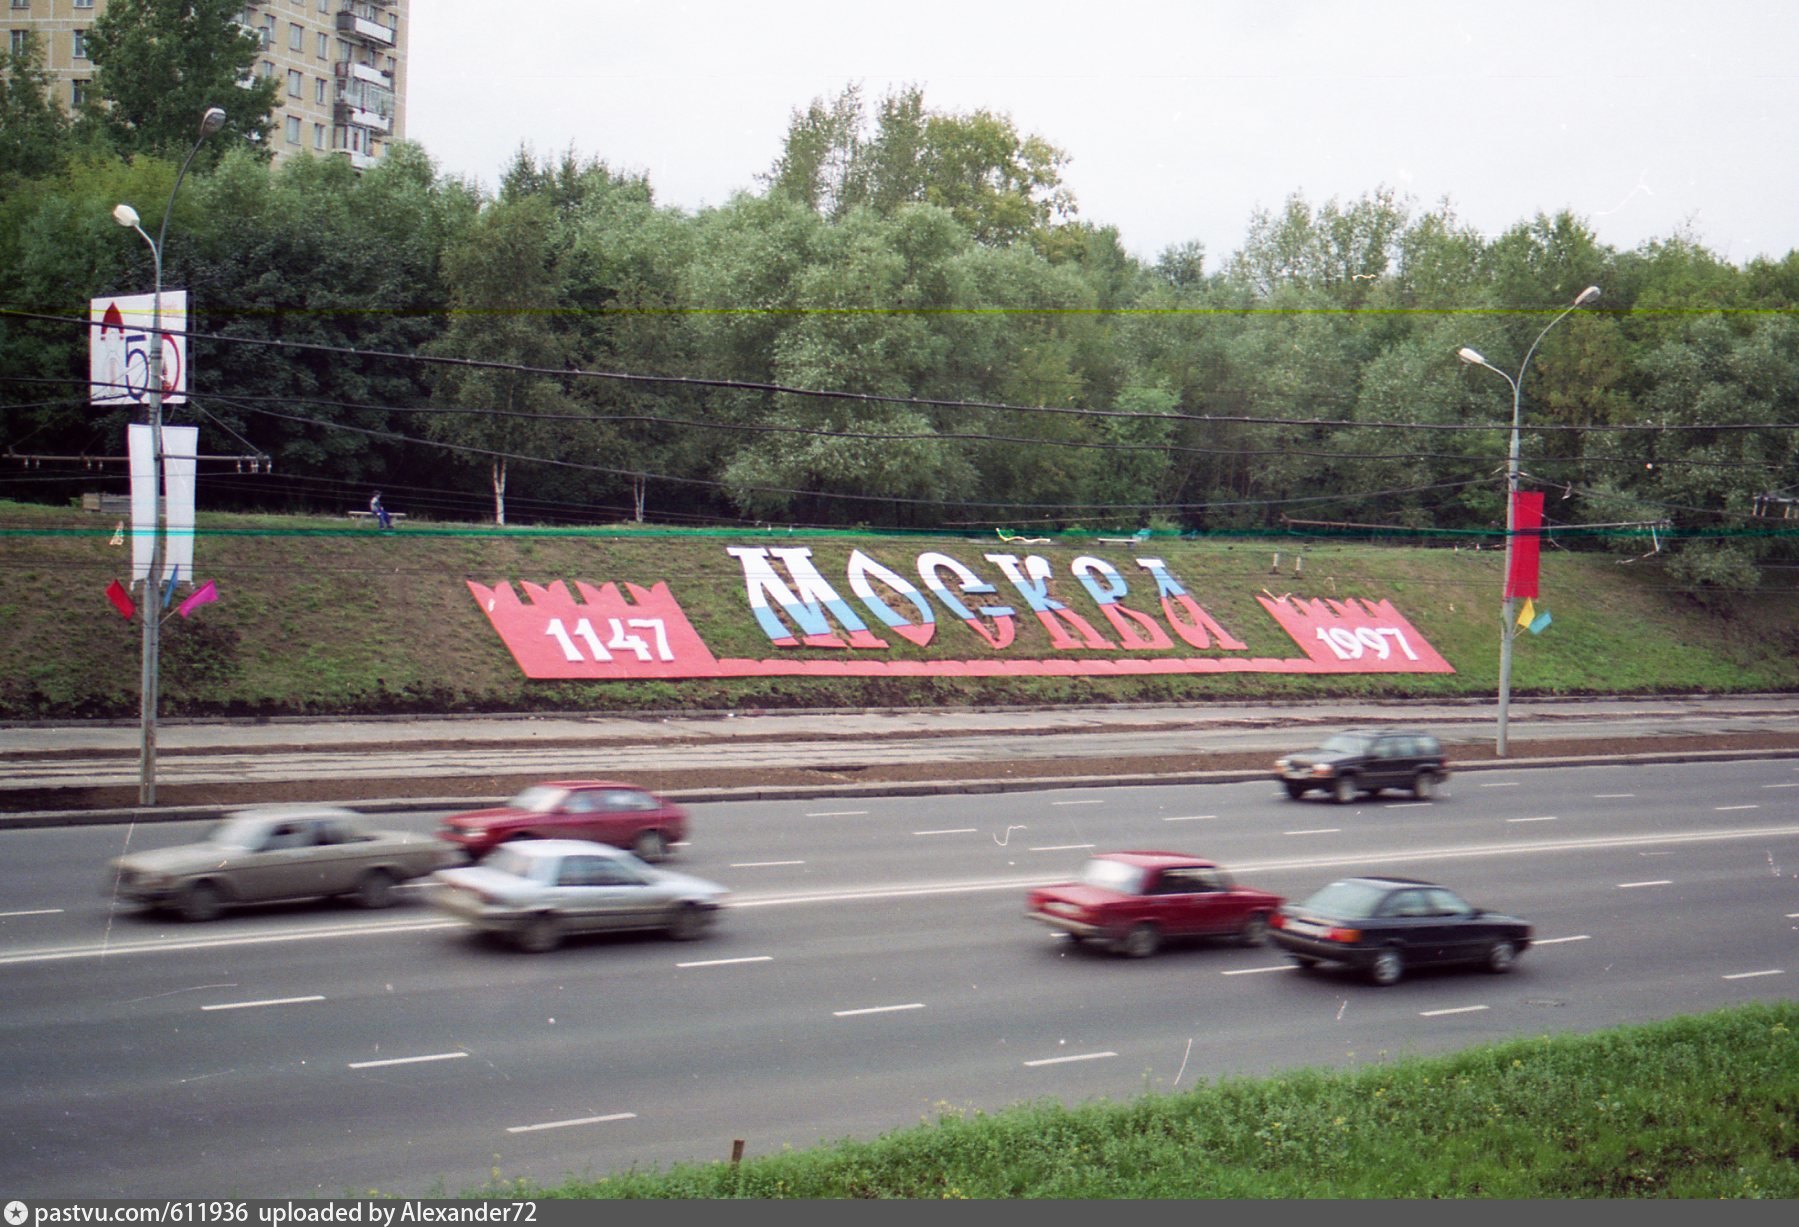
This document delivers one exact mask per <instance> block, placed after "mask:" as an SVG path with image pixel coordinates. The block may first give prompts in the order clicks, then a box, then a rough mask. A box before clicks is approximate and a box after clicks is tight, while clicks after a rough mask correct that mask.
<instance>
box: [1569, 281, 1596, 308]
mask: <svg viewBox="0 0 1799 1227" xmlns="http://www.w3.org/2000/svg"><path fill="white" fill-rule="evenodd" d="M1598 300H1599V287H1598V286H1596V285H1590V286H1588V287H1587V288H1586V289H1584V290H1582V291H1581V292H1580V296H1579V297H1578V298H1576V299H1575V300H1574V305H1575V306H1577V307H1584V306H1586V305H1587V304H1588V303H1590V302H1597V301H1598Z"/></svg>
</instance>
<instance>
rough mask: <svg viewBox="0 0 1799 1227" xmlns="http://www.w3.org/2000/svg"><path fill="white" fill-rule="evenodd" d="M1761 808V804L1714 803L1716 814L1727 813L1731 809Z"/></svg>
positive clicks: (1713, 807)
mask: <svg viewBox="0 0 1799 1227" xmlns="http://www.w3.org/2000/svg"><path fill="white" fill-rule="evenodd" d="M1760 808H1761V806H1759V805H1714V806H1712V813H1714V814H1727V813H1729V812H1730V811H1731V810H1737V809H1760Z"/></svg>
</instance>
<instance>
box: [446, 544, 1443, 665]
mask: <svg viewBox="0 0 1799 1227" xmlns="http://www.w3.org/2000/svg"><path fill="white" fill-rule="evenodd" d="M728 552H729V553H730V554H731V555H732V556H733V557H734V558H736V559H737V560H738V562H739V564H740V565H741V567H742V571H743V580H744V584H745V591H746V595H747V596H748V598H749V603H750V608H751V611H752V613H753V615H754V616H755V618H756V621H757V623H758V625H759V626H760V627H761V629H762V630H763V632H764V634H766V635H767V636H768V639H769V646H770V648H771V649H773V650H774V651H775V652H776V653H777V655H775V656H773V657H770V658H766V659H732V658H722V659H721V658H720V657H718V656H716V655H714V653H713V652H712V650H711V648H709V647H708V646H707V645H706V642H705V640H704V639H702V638H701V637H700V634H699V632H698V631H696V630H695V629H694V627H693V625H692V623H690V622H689V621H688V620H687V615H686V613H685V612H684V611H683V610H682V609H681V606H680V603H679V602H678V601H677V600H676V599H675V597H674V594H673V593H672V592H670V591H669V587H668V585H667V583H656V584H652V585H651V586H649V587H648V588H644V587H640V586H638V585H636V584H624V585H623V586H622V590H621V586H620V585H619V584H615V583H606V584H601V585H599V586H598V587H595V586H593V585H592V584H587V583H583V582H580V581H576V583H575V585H574V591H573V592H571V591H570V590H569V588H568V586H567V584H565V583H564V582H563V581H561V580H557V581H555V582H553V583H550V584H547V585H539V584H534V583H531V582H529V581H520V582H519V584H518V588H519V589H522V591H523V595H522V596H521V595H520V592H519V591H517V590H515V589H514V586H513V584H511V583H509V582H505V581H502V582H499V583H496V584H494V585H493V586H491V587H488V586H485V585H482V584H478V583H475V582H474V581H472V580H471V581H469V585H468V586H469V591H470V593H471V594H473V596H474V598H475V600H476V601H477V602H479V603H480V605H481V608H482V610H483V611H484V612H485V613H486V614H487V617H488V620H489V621H490V622H491V623H492V624H493V627H494V629H495V630H496V631H498V632H499V635H500V638H501V639H502V640H503V641H504V642H505V644H506V647H507V649H508V650H509V651H511V653H512V656H513V659H514V660H516V661H517V662H518V665H519V668H520V669H522V670H524V672H525V675H526V676H527V677H533V678H542V679H564V680H605V679H623V678H682V677H714V678H716V677H773V676H809V677H952V676H953V677H1008V676H1024V675H1029V676H1076V677H1121V676H1133V675H1145V674H1170V673H1302V674H1303V673H1314V674H1315V673H1335V674H1341V673H1453V672H1455V670H1454V669H1452V668H1451V667H1450V665H1449V663H1448V662H1447V661H1445V660H1444V659H1443V658H1442V657H1441V656H1439V655H1438V654H1437V652H1436V650H1435V649H1433V648H1432V647H1431V646H1430V644H1429V643H1427V642H1425V639H1424V636H1422V635H1420V634H1419V633H1418V631H1417V630H1416V629H1415V628H1413V626H1412V625H1411V623H1409V622H1408V621H1406V619H1405V618H1404V616H1402V615H1401V614H1400V613H1399V612H1398V611H1397V610H1395V609H1394V608H1393V606H1392V604H1391V603H1390V602H1388V601H1384V600H1382V601H1366V600H1360V599H1354V598H1352V599H1348V600H1340V601H1339V600H1323V599H1318V600H1312V599H1306V598H1299V597H1292V596H1282V597H1278V598H1276V597H1258V598H1256V599H1257V601H1258V602H1259V603H1260V604H1261V606H1262V608H1263V609H1264V610H1266V611H1267V612H1268V614H1269V615H1270V616H1271V617H1273V618H1274V620H1275V622H1276V623H1277V624H1278V625H1279V626H1280V627H1281V629H1283V630H1284V631H1286V632H1287V634H1288V635H1289V636H1290V637H1291V638H1292V640H1293V641H1294V643H1295V644H1296V645H1297V646H1298V648H1299V651H1300V653H1301V655H1299V656H1297V657H1256V656H1249V655H1248V654H1247V651H1248V649H1247V647H1246V646H1245V644H1244V643H1243V641H1242V640H1241V639H1239V638H1238V637H1236V636H1235V635H1233V634H1231V633H1230V631H1228V630H1227V629H1226V628H1225V627H1224V626H1222V625H1221V624H1220V623H1219V622H1218V621H1217V620H1216V619H1215V618H1213V617H1212V615H1211V614H1209V613H1208V612H1206V610H1205V609H1204V608H1203V607H1202V606H1200V605H1199V603H1198V602H1197V601H1195V600H1194V599H1193V597H1192V596H1191V595H1189V594H1188V592H1187V591H1186V589H1185V587H1184V586H1183V585H1182V584H1181V583H1180V581H1179V580H1178V579H1176V578H1175V577H1174V576H1173V574H1172V573H1171V572H1169V570H1168V568H1167V566H1166V564H1164V563H1163V561H1162V560H1161V559H1159V558H1150V557H1143V558H1138V559H1136V560H1135V561H1136V563H1137V566H1138V567H1139V568H1140V569H1141V570H1142V571H1143V572H1145V573H1146V574H1147V577H1148V580H1149V584H1153V586H1154V592H1153V594H1150V593H1146V594H1145V596H1147V598H1148V601H1153V602H1154V604H1149V603H1148V601H1146V600H1145V599H1143V598H1142V597H1138V598H1132V599H1133V600H1134V606H1127V605H1126V604H1125V603H1124V602H1125V599H1126V598H1127V597H1131V593H1130V590H1129V584H1128V582H1127V581H1126V580H1125V578H1124V576H1123V575H1122V574H1121V573H1120V572H1119V570H1118V569H1117V568H1116V567H1115V566H1114V565H1113V564H1112V563H1111V562H1109V561H1107V560H1104V559H1100V558H1095V557H1092V556H1082V557H1077V558H1075V559H1074V560H1073V562H1072V563H1071V564H1070V567H1069V572H1070V575H1071V576H1072V577H1073V578H1074V579H1075V580H1076V581H1077V582H1078V583H1079V584H1080V585H1081V586H1083V587H1084V588H1085V589H1086V590H1087V592H1088V594H1089V595H1090V596H1091V597H1092V598H1093V599H1094V601H1095V603H1096V604H1097V605H1098V607H1099V610H1100V612H1101V615H1102V620H1101V621H1091V620H1089V619H1087V618H1085V617H1082V616H1081V615H1080V614H1079V613H1077V612H1075V611H1074V610H1072V609H1070V608H1069V607H1068V606H1066V605H1065V604H1063V603H1062V602H1061V601H1060V600H1058V599H1057V598H1056V597H1055V596H1054V595H1053V593H1052V590H1051V581H1052V579H1053V578H1054V568H1053V566H1052V565H1051V564H1050V563H1049V562H1048V561H1047V560H1046V559H1044V558H1042V557H1041V556H1037V555H1031V556H1027V557H1025V558H1019V557H1018V556H1016V555H1012V554H988V555H985V558H986V560H987V561H989V562H991V563H993V564H994V566H995V567H996V568H997V569H998V571H999V572H1000V575H1001V577H1003V578H1004V579H1005V580H1006V581H1007V582H1008V583H1009V584H1010V587H1011V590H1012V593H1013V595H1015V596H1016V597H1017V598H1018V599H1019V600H1020V601H1021V602H1022V604H1023V605H1024V607H1025V612H1026V613H1027V614H1028V615H1030V616H1032V617H1034V618H1035V619H1036V620H1037V622H1038V623H1039V624H1040V625H1042V626H1043V628H1044V629H1045V631H1046V632H1048V634H1049V636H1050V646H1051V648H1052V650H1054V651H1055V652H1057V653H1069V655H1060V654H1059V655H1057V656H1054V657H1051V658H1049V659H1025V658H1009V657H1006V656H1004V655H997V656H991V657H981V658H978V659H972V660H968V659H960V660H959V659H941V660H894V659H889V658H888V657H887V653H888V652H889V651H890V650H891V649H890V641H889V640H887V639H885V638H883V637H882V633H883V632H887V633H891V634H893V635H895V636H897V637H899V638H901V639H904V640H906V641H907V642H910V643H912V644H915V645H917V646H919V647H926V646H928V645H929V644H930V643H931V642H933V640H934V639H935V637H936V634H937V630H938V625H939V624H938V620H937V619H938V610H939V609H942V610H943V611H944V612H945V613H946V614H948V615H949V617H950V618H951V619H952V620H953V621H955V622H958V623H961V624H962V625H964V626H966V627H967V628H968V629H969V630H971V631H972V632H974V633H975V634H976V635H977V636H978V637H979V638H980V639H981V640H982V641H983V642H985V643H986V644H987V646H988V647H989V648H990V649H992V650H993V651H995V652H999V653H1003V652H1005V651H1006V650H1007V649H1008V648H1009V647H1010V646H1011V645H1012V644H1013V643H1014V642H1015V640H1016V635H1017V624H1018V619H1019V616H1020V615H1019V611H1018V609H1017V608H1016V607H1015V606H1014V605H1012V604H1011V603H1009V602H1008V603H1001V601H1000V600H999V599H998V598H999V597H1000V594H1001V590H1000V588H999V587H998V585H996V584H994V583H993V582H991V579H990V578H989V577H988V576H987V575H985V574H983V573H981V572H978V571H976V570H975V569H974V568H972V567H970V566H968V565H967V564H965V563H964V562H962V561H960V560H959V559H956V558H954V557H952V556H950V555H947V554H942V553H935V552H933V553H926V554H921V555H918V556H917V557H916V558H915V559H914V560H913V570H914V572H915V573H916V574H917V575H918V577H919V582H918V583H914V582H913V581H912V580H911V579H910V578H909V577H908V576H906V575H903V574H901V573H900V572H898V571H896V570H893V569H891V568H889V567H887V566H885V565H883V564H881V563H879V562H877V561H875V560H874V559H872V558H870V557H869V556H868V555H866V554H864V553H863V552H862V551H860V550H857V551H855V552H854V553H853V554H852V555H851V558H850V562H849V565H848V569H847V574H846V586H847V587H848V588H849V589H850V591H851V592H852V594H853V595H854V596H855V597H856V598H857V601H858V602H859V608H858V605H856V604H852V603H851V602H850V601H849V600H846V599H845V598H844V597H843V596H841V595H840V594H839V593H838V590H837V587H836V586H835V585H833V584H831V583H830V582H829V581H828V580H826V579H825V578H824V577H823V576H822V575H821V574H820V573H819V572H818V571H817V569H816V568H815V567H814V566H813V565H812V562H811V551H810V550H809V549H804V548H792V549H764V548H762V547H740V548H733V549H731V550H729V551H728ZM777 563H778V564H779V565H778V566H777V565H776V564H777ZM783 568H784V573H783ZM1149 584H1146V585H1145V587H1148V586H1149ZM1158 612H1159V614H1160V616H1159V617H1158V616H1157V613H1158ZM865 614H866V616H864V615H865ZM877 628H878V629H877ZM1177 641H1178V643H1179V644H1181V645H1184V646H1185V648H1187V649H1191V650H1193V651H1205V652H1211V653H1214V654H1212V655H1206V656H1197V655H1192V654H1191V652H1185V651H1180V650H1178V649H1177V647H1176V644H1177ZM797 648H828V649H832V650H834V651H840V652H842V653H843V655H842V656H840V657H836V658H834V659H822V660H821V659H816V658H813V659H805V660H796V659H793V658H792V657H791V656H783V655H779V653H782V652H783V651H785V650H791V649H797ZM1098 651H1104V652H1110V653H1134V654H1130V655H1113V656H1107V657H1103V658H1095V657H1093V656H1090V655H1075V653H1090V652H1098Z"/></svg>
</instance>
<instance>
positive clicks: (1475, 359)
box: [1455, 345, 1487, 366]
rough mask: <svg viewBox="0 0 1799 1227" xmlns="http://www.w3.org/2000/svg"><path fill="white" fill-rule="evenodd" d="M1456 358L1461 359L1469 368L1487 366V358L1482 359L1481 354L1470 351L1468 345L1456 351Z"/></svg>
mask: <svg viewBox="0 0 1799 1227" xmlns="http://www.w3.org/2000/svg"><path fill="white" fill-rule="evenodd" d="M1455 356H1456V357H1458V358H1460V359H1461V360H1462V361H1463V362H1466V363H1467V364H1468V365H1469V366H1485V365H1487V360H1486V359H1485V358H1483V357H1481V356H1480V354H1478V353H1476V352H1475V351H1474V350H1472V349H1469V348H1468V347H1467V346H1466V345H1464V346H1462V347H1461V348H1460V349H1458V350H1456V351H1455Z"/></svg>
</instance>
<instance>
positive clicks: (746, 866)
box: [731, 861, 806, 869]
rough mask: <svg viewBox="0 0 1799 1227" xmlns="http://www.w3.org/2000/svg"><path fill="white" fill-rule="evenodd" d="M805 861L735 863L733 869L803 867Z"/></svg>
mask: <svg viewBox="0 0 1799 1227" xmlns="http://www.w3.org/2000/svg"><path fill="white" fill-rule="evenodd" d="M805 863H806V862H805V861H735V862H733V863H732V865H731V868H733V869H776V868H779V867H780V866H782V865H804V864H805Z"/></svg>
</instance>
